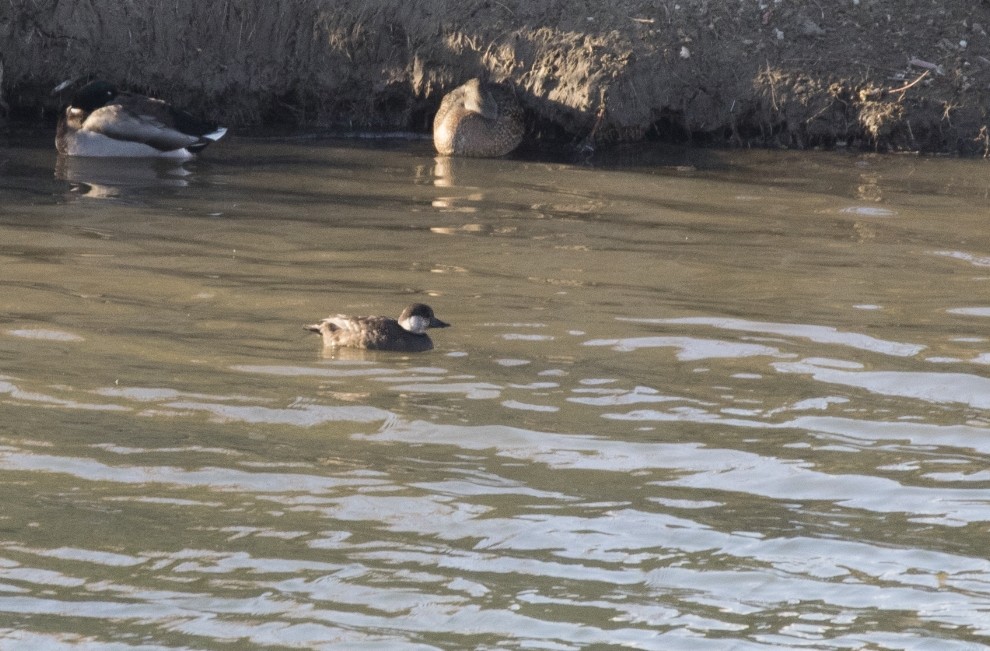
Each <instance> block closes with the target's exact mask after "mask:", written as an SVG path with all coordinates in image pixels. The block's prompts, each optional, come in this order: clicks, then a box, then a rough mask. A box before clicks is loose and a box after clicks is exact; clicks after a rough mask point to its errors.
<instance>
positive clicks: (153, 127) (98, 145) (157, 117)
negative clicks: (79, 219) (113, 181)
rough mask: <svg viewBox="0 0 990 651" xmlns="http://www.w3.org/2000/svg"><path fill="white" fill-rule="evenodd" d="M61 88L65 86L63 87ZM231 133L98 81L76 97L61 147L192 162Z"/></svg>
mask: <svg viewBox="0 0 990 651" xmlns="http://www.w3.org/2000/svg"><path fill="white" fill-rule="evenodd" d="M59 88H61V86H59ZM225 133H227V130H226V129H224V128H223V127H218V126H217V125H215V124H210V123H207V122H203V121H202V120H199V119H197V118H194V117H193V116H191V115H189V114H188V113H186V112H185V111H180V110H177V109H175V108H173V107H171V106H170V105H168V104H166V103H165V102H163V101H162V100H160V99H153V98H151V97H145V96H144V95H137V94H135V93H128V92H123V91H119V90H117V89H116V88H115V87H114V86H113V85H112V84H109V83H107V82H105V81H92V82H90V83H88V84H86V85H85V86H83V87H82V88H81V89H79V91H78V92H76V94H75V95H74V96H73V97H72V100H71V101H70V102H69V105H68V106H67V107H66V109H65V113H64V114H63V115H62V117H61V119H60V120H59V122H58V132H57V133H56V136H55V148H56V149H58V151H59V153H60V154H65V155H67V156H130V157H135V156H141V157H148V156H155V157H166V158H182V159H184V158H191V157H192V156H193V155H194V154H198V153H199V152H201V151H202V150H203V148H204V147H206V146H207V145H209V144H210V143H212V142H216V141H217V140H219V139H220V138H222V137H223V135H224V134H225Z"/></svg>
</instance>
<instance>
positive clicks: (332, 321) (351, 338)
mask: <svg viewBox="0 0 990 651" xmlns="http://www.w3.org/2000/svg"><path fill="white" fill-rule="evenodd" d="M449 325H450V324H449V323H444V322H443V321H441V320H440V319H438V318H437V317H436V316H435V315H434V314H433V308H431V307H430V306H429V305H424V304H422V303H413V304H412V305H410V306H409V307H407V308H406V309H405V310H403V312H402V314H401V315H400V316H399V318H398V320H396V319H390V318H389V317H387V316H348V315H346V314H337V315H335V316H328V317H327V318H325V319H323V320H322V321H320V322H319V323H314V324H313V325H308V326H306V329H307V330H310V331H312V332H316V333H319V334H320V335H322V337H323V346H324V348H363V349H365V350H393V351H397V352H403V353H420V352H423V351H427V350H432V349H433V341H431V340H430V337H429V336H428V335H427V334H426V330H427V329H428V328H446V327H448V326H449Z"/></svg>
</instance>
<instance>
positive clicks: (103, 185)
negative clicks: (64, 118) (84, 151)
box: [55, 155, 191, 199]
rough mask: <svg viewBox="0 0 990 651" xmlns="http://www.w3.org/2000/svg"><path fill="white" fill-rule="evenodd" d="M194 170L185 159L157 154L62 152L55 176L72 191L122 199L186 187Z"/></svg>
mask: <svg viewBox="0 0 990 651" xmlns="http://www.w3.org/2000/svg"><path fill="white" fill-rule="evenodd" d="M190 174H191V172H190V171H189V170H188V169H186V168H185V167H183V164H182V163H177V162H175V161H169V160H164V159H156V158H85V157H79V156H61V155H59V156H58V158H57V160H56V163H55V178H56V179H58V180H60V181H66V182H68V183H69V187H70V192H71V193H73V194H74V195H77V196H83V197H88V198H91V199H119V198H122V197H127V196H130V195H135V194H140V193H145V192H150V191H154V190H156V189H161V188H182V187H186V186H187V185H188V184H189V181H188V179H187V178H186V177H188V176H189V175H190Z"/></svg>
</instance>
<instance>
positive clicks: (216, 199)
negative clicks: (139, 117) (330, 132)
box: [0, 139, 990, 651]
mask: <svg viewBox="0 0 990 651" xmlns="http://www.w3.org/2000/svg"><path fill="white" fill-rule="evenodd" d="M636 161H639V162H636ZM0 175H2V176H0V270H2V275H0V482H2V485H3V487H4V507H3V509H2V511H0V647H2V648H4V649H8V648H9V649H23V648H37V649H115V650H131V649H141V650H147V649H214V648H215V649H230V648H237V649H254V648H258V649H260V648H265V649H269V648H272V649H274V648H303V649H355V648H368V649H381V648H389V649H427V648H436V649H461V648H478V649H495V648H525V649H578V648H585V647H590V646H596V645H599V646H603V645H609V644H611V645H615V646H616V647H621V646H627V647H630V648H643V649H663V650H667V649H691V650H692V651H696V650H698V649H727V648H732V649H792V648H807V649H972V648H981V647H982V646H983V645H985V644H986V641H987V639H988V637H987V636H990V560H988V553H990V543H988V542H987V541H988V533H990V470H988V460H990V228H988V226H990V208H988V206H990V167H988V166H987V164H986V163H985V162H984V161H956V160H944V159H941V160H940V159H918V158H908V157H874V156H861V155H852V154H849V155H842V154H836V155H833V154H794V153H784V152H752V153H726V152H707V151H698V152H688V153H673V154H668V155H665V156H648V155H647V153H646V152H640V153H639V154H634V155H631V156H629V157H623V158H619V157H616V158H615V159H614V160H611V161H610V160H607V159H606V160H604V161H603V163H602V165H601V166H599V167H595V168H592V167H582V166H572V165H567V164H558V163H545V162H532V161H518V160H500V161H470V160H459V161H437V160H435V159H434V158H433V157H432V155H431V152H430V149H429V146H428V145H427V144H426V143H398V144H396V143H379V144H375V145H373V146H370V145H369V146H363V145H361V144H359V143H339V142H325V141H318V140H288V141H271V140H261V139H257V140H252V139H240V140H235V139H231V140H230V141H225V142H223V143H221V144H220V145H218V146H216V147H214V148H212V149H211V150H210V151H208V153H207V155H206V156H205V157H204V158H203V159H201V160H199V161H196V162H193V163H188V164H186V166H185V167H184V168H183V167H174V166H169V165H160V164H153V163H150V162H143V161H127V162H125V163H119V162H118V163H113V162H107V161H60V162H57V161H56V159H55V156H54V154H53V151H52V148H51V146H50V143H49V142H47V140H46V141H36V140H33V139H30V140H24V141H19V142H17V143H15V144H14V145H11V146H9V147H7V148H4V149H0ZM414 300H418V301H426V302H428V303H430V304H431V305H433V306H434V308H435V309H436V311H437V314H438V316H439V317H440V318H442V319H444V320H447V321H450V322H451V323H452V324H453V325H454V327H452V328H449V329H446V330H442V331H438V332H436V334H435V335H434V341H435V343H436V350H434V351H433V352H430V353H424V354H419V355H412V356H403V355H397V354H388V353H378V354H365V355H340V356H339V357H338V358H336V359H332V358H331V359H328V358H324V357H322V356H321V354H320V346H319V341H318V338H316V337H315V336H313V335H312V334H310V333H307V332H305V331H304V330H303V329H302V326H303V325H304V324H306V323H311V322H313V321H315V320H317V319H319V318H320V317H322V316H325V315H327V314H329V313H336V312H346V313H359V314H367V313H386V314H393V315H395V314H397V313H398V312H399V311H400V310H401V308H402V307H403V306H404V305H405V304H406V303H409V302H412V301H414Z"/></svg>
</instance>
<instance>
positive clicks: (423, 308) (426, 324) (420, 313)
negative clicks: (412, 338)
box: [399, 303, 450, 335]
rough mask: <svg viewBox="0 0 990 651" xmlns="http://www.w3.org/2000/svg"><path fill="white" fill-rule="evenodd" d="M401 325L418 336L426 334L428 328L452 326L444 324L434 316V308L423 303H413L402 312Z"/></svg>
mask: <svg viewBox="0 0 990 651" xmlns="http://www.w3.org/2000/svg"><path fill="white" fill-rule="evenodd" d="M399 325H400V326H402V328H403V329H404V330H408V331H409V332H411V333H413V334H417V335H421V334H425V333H426V330H427V329H428V328H446V327H448V326H449V325H450V324H449V323H444V322H443V321H441V320H440V319H438V318H437V317H436V316H435V315H434V314H433V308H432V307H430V306H429V305H424V304H423V303H413V304H412V305H410V306H409V307H407V308H406V309H404V310H403V311H402V314H401V315H400V316H399Z"/></svg>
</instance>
